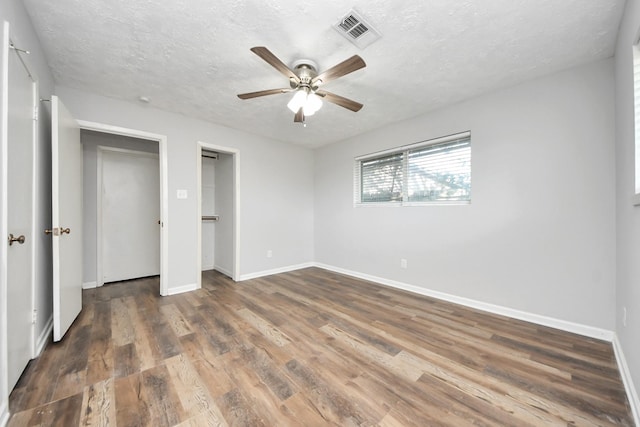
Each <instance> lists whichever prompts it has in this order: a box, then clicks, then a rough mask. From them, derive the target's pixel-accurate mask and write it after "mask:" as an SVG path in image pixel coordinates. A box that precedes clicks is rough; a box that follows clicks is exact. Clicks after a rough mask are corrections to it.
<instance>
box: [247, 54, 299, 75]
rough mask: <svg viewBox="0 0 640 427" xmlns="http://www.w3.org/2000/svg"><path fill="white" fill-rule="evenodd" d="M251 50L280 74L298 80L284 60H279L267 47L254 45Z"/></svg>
mask: <svg viewBox="0 0 640 427" xmlns="http://www.w3.org/2000/svg"><path fill="white" fill-rule="evenodd" d="M251 52H253V53H255V54H256V55H258V56H259V57H260V58H262V59H264V60H265V61H266V62H267V63H268V64H269V65H271V66H272V67H273V68H275V69H276V70H278V71H280V72H281V73H282V74H284V75H285V76H287V77H288V78H290V79H293V80H294V81H295V82H296V83H299V82H300V79H299V78H298V76H296V73H294V72H293V71H292V70H291V68H289V67H287V66H286V65H285V64H284V62H282V61H280V59H278V57H277V56H275V55H274V54H273V53H271V51H270V50H269V49H267V48H266V47H264V46H256V47H252V48H251Z"/></svg>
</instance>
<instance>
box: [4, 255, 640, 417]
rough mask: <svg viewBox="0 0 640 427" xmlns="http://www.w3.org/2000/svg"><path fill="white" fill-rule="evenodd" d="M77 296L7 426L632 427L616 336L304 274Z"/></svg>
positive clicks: (139, 286) (140, 286)
mask: <svg viewBox="0 0 640 427" xmlns="http://www.w3.org/2000/svg"><path fill="white" fill-rule="evenodd" d="M203 283H204V284H203V289H200V290H198V291H194V292H190V293H185V294H180V295H175V296H170V297H164V298H161V297H159V296H158V289H159V285H158V279H157V278H147V279H141V280H136V281H130V282H124V283H118V284H113V285H107V286H104V287H102V288H98V289H92V290H87V291H84V309H83V311H82V313H81V314H80V317H79V318H78V319H77V320H76V322H75V323H74V325H73V326H72V328H71V329H70V330H69V332H68V334H67V336H66V337H65V339H64V340H63V341H62V342H61V343H57V344H53V343H50V344H49V345H48V346H47V348H46V350H45V351H44V353H43V354H42V355H41V356H40V357H39V358H38V359H36V360H34V361H32V362H31V363H30V364H29V366H28V367H27V369H26V371H25V373H24V374H23V376H22V378H21V379H20V381H19V382H18V385H17V386H16V388H15V389H14V391H13V393H12V394H11V397H10V409H11V412H12V414H13V415H12V417H11V419H10V421H9V425H10V426H50V425H55V426H64V427H68V426H76V425H82V426H89V425H91V426H116V425H117V426H119V427H125V426H154V427H158V426H175V425H180V426H194V427H195V426H217V425H230V426H231V425H237V426H288V425H292V426H324V425H339V426H360V425H381V426H467V425H474V426H478V425H481V426H527V425H529V426H541V425H563V426H566V425H579V426H609V425H622V426H632V425H633V420H632V417H631V413H630V408H629V405H628V402H627V399H626V395H625V393H624V387H623V385H622V382H621V379H620V375H619V372H618V369H617V366H616V362H615V357H614V355H613V351H612V347H611V344H610V343H606V342H602V341H598V340H594V339H590V338H585V337H581V336H576V335H572V334H569V333H566V332H561V331H558V330H554V329H550V328H546V327H541V326H537V325H534V324H530V323H526V322H522V321H517V320H513V319H509V318H505V317H500V316H496V315H492V314H487V313H482V312H479V311H475V310H472V309H468V308H464V307H461V306H457V305H454V304H450V303H447V302H442V301H438V300H435V299H431V298H426V297H422V296H417V295H413V294H409V293H406V292H402V291H398V290H394V289H390V288H386V287H382V286H378V285H375V284H372V283H369V282H365V281H362V280H358V279H354V278H351V277H347V276H342V275H339V274H335V273H331V272H328V271H325V270H321V269H317V268H310V269H305V270H300V271H296V272H291V273H284V274H279V275H275V276H270V277H266V278H261V279H255V280H250V281H246V282H242V283H237V284H236V283H233V282H232V281H231V280H229V279H228V278H226V277H225V276H223V275H221V274H219V273H216V272H206V273H204V278H203Z"/></svg>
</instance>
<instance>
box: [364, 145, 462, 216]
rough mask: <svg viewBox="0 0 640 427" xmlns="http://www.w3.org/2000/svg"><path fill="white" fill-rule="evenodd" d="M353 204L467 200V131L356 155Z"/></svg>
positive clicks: (454, 201)
mask: <svg viewBox="0 0 640 427" xmlns="http://www.w3.org/2000/svg"><path fill="white" fill-rule="evenodd" d="M354 176H355V179H354V185H355V191H354V195H355V203H356V205H380V204H388V205H423V204H436V203H469V202H470V201H471V133H470V132H464V133H460V134H456V135H451V136H447V137H443V138H438V139H434V140H430V141H424V142H420V143H417V144H412V145H408V146H404V147H398V148H396V149H392V150H387V151H384V152H380V153H375V154H370V155H367V156H362V157H358V158H356V162H355V173H354Z"/></svg>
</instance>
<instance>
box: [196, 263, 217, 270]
mask: <svg viewBox="0 0 640 427" xmlns="http://www.w3.org/2000/svg"><path fill="white" fill-rule="evenodd" d="M200 268H202V271H205V270H215V269H216V266H215V265H213V264H207V265H201V266H200Z"/></svg>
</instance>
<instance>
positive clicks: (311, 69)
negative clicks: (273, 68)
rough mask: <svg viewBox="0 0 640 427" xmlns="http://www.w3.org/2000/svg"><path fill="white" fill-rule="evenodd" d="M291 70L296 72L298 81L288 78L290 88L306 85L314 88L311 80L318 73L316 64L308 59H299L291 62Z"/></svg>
mask: <svg viewBox="0 0 640 427" xmlns="http://www.w3.org/2000/svg"><path fill="white" fill-rule="evenodd" d="M292 65H293V71H294V73H296V75H297V76H298V78H299V79H300V82H299V83H297V82H295V81H294V80H293V79H290V84H291V88H292V89H296V88H299V87H308V88H310V89H312V90H316V89H317V86H316V87H314V88H312V87H311V81H312V80H313V78H314V77H315V76H317V75H318V65H317V64H316V63H315V62H314V61H312V60H310V59H299V60H297V61H295V62H294V63H293V64H292Z"/></svg>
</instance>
